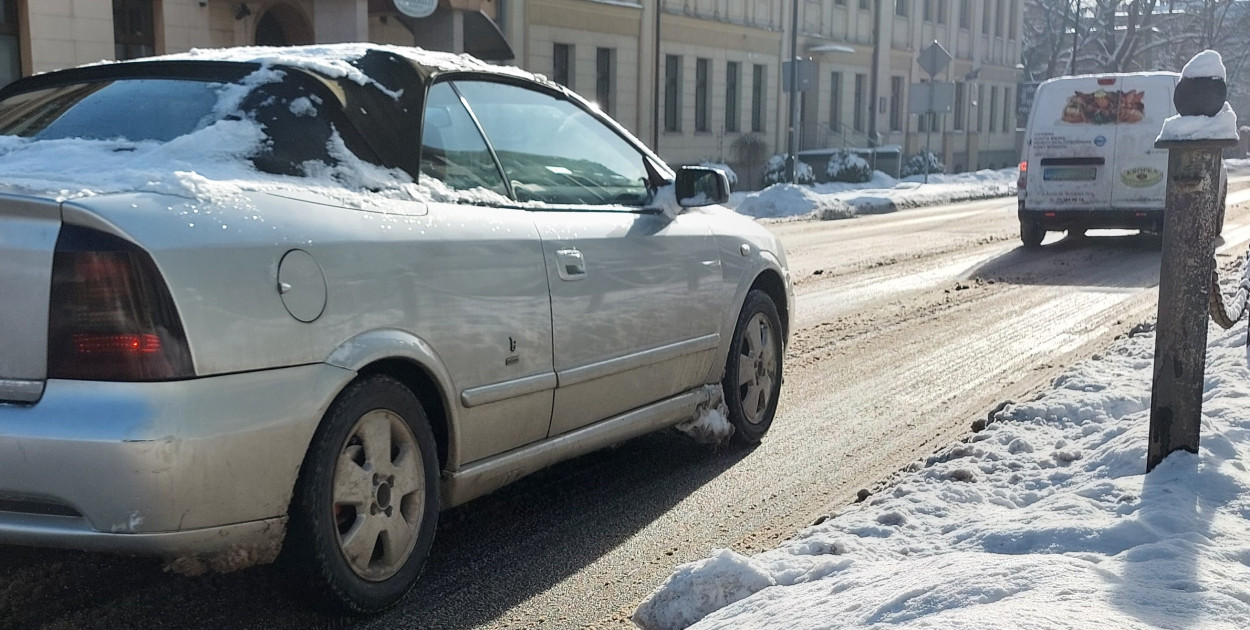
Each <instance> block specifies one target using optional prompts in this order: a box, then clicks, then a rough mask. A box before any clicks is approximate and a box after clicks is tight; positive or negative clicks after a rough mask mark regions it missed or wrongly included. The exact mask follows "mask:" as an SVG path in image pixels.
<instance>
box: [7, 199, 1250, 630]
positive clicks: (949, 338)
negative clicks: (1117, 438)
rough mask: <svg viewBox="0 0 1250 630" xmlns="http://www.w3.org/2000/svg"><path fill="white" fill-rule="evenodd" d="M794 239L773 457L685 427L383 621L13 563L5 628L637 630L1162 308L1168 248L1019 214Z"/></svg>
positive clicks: (498, 527) (841, 226) (67, 558)
mask: <svg viewBox="0 0 1250 630" xmlns="http://www.w3.org/2000/svg"><path fill="white" fill-rule="evenodd" d="M1230 183H1231V189H1232V191H1233V192H1230V195H1229V205H1230V209H1229V214H1228V219H1227V225H1226V227H1225V231H1224V237H1223V240H1222V241H1221V244H1220V253H1219V254H1218V258H1219V260H1220V261H1221V262H1226V261H1228V260H1229V259H1231V258H1233V257H1240V256H1241V255H1242V254H1243V253H1244V252H1245V249H1246V244H1247V241H1250V210H1248V209H1247V207H1248V206H1250V190H1246V187H1247V186H1250V177H1234V178H1233V179H1232V180H1231V182H1230ZM770 227H771V228H772V229H773V230H774V231H776V232H777V233H779V234H780V235H781V237H782V239H783V241H784V242H785V244H786V247H787V250H788V252H789V258H790V267H791V270H792V272H793V273H794V275H795V278H796V279H797V291H798V298H797V306H796V324H797V326H796V330H795V332H794V334H793V336H792V338H791V344H790V347H789V349H788V353H787V357H786V361H787V365H786V382H785V386H784V389H783V392H782V401H781V406H780V408H779V410H778V414H777V419H776V421H775V423H774V425H773V428H772V432H771V433H770V434H769V435H768V437H767V438H766V439H765V441H764V443H763V444H761V445H759V446H758V447H756V448H754V449H741V448H722V449H719V450H711V449H709V448H707V447H702V446H697V445H694V444H692V443H691V442H689V441H688V440H687V439H686V438H685V437H684V436H681V435H678V434H676V433H675V432H663V433H659V434H655V435H651V436H647V437H643V438H640V439H637V440H634V441H632V442H628V443H626V444H623V445H621V446H618V447H616V448H614V449H609V450H606V451H602V452H599V453H595V454H592V455H589V456H586V457H582V458H580V459H577V460H574V461H571V462H566V463H564V464H561V465H558V466H555V467H552V468H550V469H547V470H545V471H543V472H541V473H539V474H536V475H534V476H531V477H529V478H527V479H524V480H522V481H520V482H518V483H516V484H514V485H512V486H510V487H507V488H504V489H503V490H500V491H498V492H496V493H494V494H492V495H489V496H487V497H484V498H482V499H479V500H477V501H474V502H472V503H470V504H468V505H465V506H462V507H460V508H457V509H454V510H451V511H449V512H446V513H444V514H443V515H442V520H441V523H440V527H439V532H438V537H437V539H436V541H435V545H434V552H433V556H432V557H431V559H430V562H429V564H428V566H427V568H426V571H425V574H424V576H423V577H422V579H421V582H420V583H419V584H418V586H417V588H416V589H415V590H414V591H413V593H412V594H411V595H410V596H409V597H408V598H407V599H405V600H404V601H403V603H402V604H401V605H400V606H399V607H398V608H396V609H394V610H392V611H389V612H387V613H385V614H383V615H380V616H378V617H376V618H373V619H367V620H360V619H334V618H329V617H324V616H321V615H319V614H317V613H314V612H310V611H309V610H307V609H306V608H305V607H304V606H303V605H302V604H301V603H300V602H299V601H298V600H297V599H296V598H294V597H293V596H292V595H291V594H289V593H288V592H286V591H285V590H284V588H283V580H282V576H281V574H280V573H279V572H278V571H276V570H274V569H272V568H267V567H260V568H254V569H249V570H246V571H242V572H239V573H234V574H230V575H213V576H205V577H199V578H187V577H180V576H175V575H172V574H169V573H165V572H163V571H162V568H161V565H160V563H159V562H157V561H153V560H148V559H134V558H119V557H111V556H103V555H94V554H84V553H76V552H63V551H47V550H31V549H20V548H12V547H0V567H2V570H0V629H4V630H7V629H10V628H13V629H16V628H22V629H26V628H47V629H61V628H66V629H68V628H143V629H152V628H191V629H206V630H208V629H211V630H220V629H224V628H282V629H286V628H292V629H293V628H321V627H329V628H377V629H383V628H386V629H392V628H423V629H427V628H429V629H432V628H440V629H441V628H446V629H451V630H468V629H472V628H492V629H493V628H519V627H540V628H584V627H594V628H629V627H632V624H630V623H629V621H628V617H629V614H630V613H631V612H632V610H633V608H634V606H636V605H637V603H638V601H640V600H641V599H642V598H643V597H645V596H646V595H647V594H648V593H649V592H650V591H651V590H652V589H653V588H654V587H655V586H656V585H658V584H659V583H660V582H661V581H662V580H663V579H664V578H665V577H666V576H667V575H668V574H669V573H670V572H671V570H672V569H673V568H674V567H675V566H677V565H678V564H680V563H683V562H687V561H690V560H694V559H697V558H701V557H703V556H705V555H707V553H708V552H709V550H711V549H713V548H716V547H728V548H732V549H735V550H737V551H739V552H744V553H750V552H758V551H762V550H765V549H768V548H771V547H774V546H776V545H777V543H779V542H780V541H782V540H784V539H786V538H788V537H789V536H791V535H792V534H793V533H794V532H795V531H796V530H798V529H800V528H802V527H803V526H805V525H807V524H809V523H811V522H812V521H813V520H815V519H817V518H819V517H821V516H822V515H825V514H829V513H831V512H836V511H837V510H839V509H841V508H843V507H845V506H846V505H848V504H850V503H851V502H852V501H853V500H854V497H855V493H856V492H857V491H858V490H859V489H860V488H874V487H876V485H877V484H879V483H881V482H882V481H883V480H885V479H887V478H888V477H889V475H890V474H891V473H893V472H894V471H896V470H899V469H900V468H902V467H903V466H905V465H907V464H908V463H910V462H913V461H915V460H917V459H919V458H922V457H924V456H926V455H928V454H930V453H932V452H933V451H935V450H937V449H939V448H940V447H942V446H944V445H947V444H950V443H951V442H953V441H956V440H959V439H960V438H962V437H964V436H965V435H966V434H967V433H968V432H969V427H970V425H971V423H972V422H973V421H974V420H976V419H979V418H984V417H985V416H986V414H987V413H988V412H989V411H991V410H992V409H994V408H995V407H996V406H997V405H998V404H999V403H1001V402H1002V401H1005V400H1009V399H1014V400H1020V399H1023V398H1025V397H1028V396H1030V395H1032V394H1033V393H1035V392H1036V391H1038V390H1039V389H1041V388H1042V387H1044V386H1045V385H1046V384H1047V383H1049V382H1050V380H1051V379H1053V378H1054V377H1055V376H1057V375H1058V374H1059V373H1060V371H1061V370H1062V368H1063V367H1064V366H1065V365H1069V364H1071V363H1072V362H1074V361H1077V360H1079V359H1081V358H1084V357H1088V356H1090V355H1092V354H1094V353H1096V352H1098V351H1099V350H1100V349H1101V348H1103V347H1105V346H1106V345H1107V344H1108V343H1109V342H1110V341H1111V340H1112V339H1113V338H1114V337H1115V336H1116V335H1118V334H1122V333H1124V332H1126V331H1128V330H1129V328H1130V327H1132V326H1133V325H1134V324H1135V323H1137V322H1140V321H1144V320H1147V319H1151V318H1153V316H1154V310H1155V308H1156V306H1155V301H1156V295H1157V292H1156V284H1157V281H1158V264H1159V252H1158V247H1159V241H1158V238H1157V237H1151V236H1144V235H1138V234H1136V233H1132V232H1111V231H1108V232H1092V233H1091V234H1090V235H1089V236H1087V237H1085V238H1068V237H1065V236H1064V235H1062V234H1051V235H1050V237H1049V238H1048V239H1047V241H1046V244H1045V246H1044V247H1043V248H1042V249H1041V250H1040V251H1026V250H1024V249H1023V248H1021V246H1020V242H1019V239H1018V232H1017V222H1016V218H1015V200H1014V198H1005V199H995V200H986V201H977V202H971V203H961V204H956V205H950V206H941V207H932V208H920V209H913V210H906V211H901V212H897V213H893V214H884V215H876V216H868V217H861V218H857V219H851V220H845V221H831V222H823V223H811V222H792V223H774V224H771V225H770Z"/></svg>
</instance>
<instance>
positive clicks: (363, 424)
mask: <svg viewBox="0 0 1250 630" xmlns="http://www.w3.org/2000/svg"><path fill="white" fill-rule="evenodd" d="M423 463H424V462H422V460H421V451H420V449H418V447H417V440H416V437H415V436H414V435H413V433H412V429H411V428H409V427H408V424H407V423H406V422H404V420H403V418H401V417H399V415H398V414H396V413H395V412H393V411H389V410H386V409H375V410H373V411H370V412H368V413H366V414H364V415H363V416H361V417H360V419H359V420H357V421H356V424H354V425H353V426H352V429H351V431H350V432H348V434H347V439H346V440H344V442H343V446H342V448H340V449H339V455H338V461H337V462H336V464H335V470H334V479H333V482H332V486H331V488H332V492H333V495H332V496H333V499H332V508H331V509H332V512H333V518H334V525H335V530H334V531H335V537H336V539H337V540H338V545H339V551H340V552H341V553H342V554H343V558H344V559H345V560H346V561H347V565H348V566H349V567H351V570H352V572H354V573H355V574H356V575H357V576H359V577H361V578H362V579H365V580H368V581H371V582H380V581H382V580H386V579H388V578H390V577H393V576H394V575H395V574H396V573H398V572H399V570H400V569H402V568H403V566H404V564H405V563H406V562H407V561H408V558H409V556H411V555H412V550H413V548H414V547H415V546H416V544H417V534H418V531H419V530H420V527H421V521H422V519H423V517H424V512H425V476H424V472H423V471H424V468H425V467H424V466H423Z"/></svg>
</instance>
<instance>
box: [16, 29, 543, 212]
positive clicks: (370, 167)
mask: <svg viewBox="0 0 1250 630" xmlns="http://www.w3.org/2000/svg"><path fill="white" fill-rule="evenodd" d="M375 51H381V52H387V53H391V54H394V55H396V56H398V57H402V58H405V59H409V60H411V61H412V62H413V63H414V64H416V65H417V66H419V67H421V68H423V69H424V70H426V71H428V72H430V73H431V74H434V73H441V72H458V71H475V72H489V73H492V74H496V75H506V76H514V77H517V78H521V79H526V80H531V81H537V82H541V83H545V84H549V83H550V82H548V81H547V80H546V79H545V78H544V77H542V76H541V75H535V74H531V73H528V72H525V71H523V70H520V69H519V68H512V67H505V66H494V65H491V64H487V63H486V62H484V61H481V60H479V59H476V58H474V57H471V56H469V55H456V54H450V53H441V52H432V51H427V50H422V49H420V48H408V47H401V46H379V45H373V44H330V45H316V46H297V47H284V48H274V47H263V46H253V47H244V48H225V49H195V50H191V51H188V52H185V53H176V54H170V55H163V56H159V57H149V58H144V59H140V60H134V61H128V62H122V64H117V65H125V64H132V63H133V64H142V63H151V62H165V61H202V62H236V63H248V64H257V65H259V66H260V68H259V69H257V70H255V71H254V72H252V73H250V74H249V75H247V77H246V78H244V79H243V80H242V81H240V82H239V83H238V85H237V86H235V87H237V88H239V89H235V87H229V86H225V87H223V88H222V92H221V97H220V102H219V103H218V107H217V108H215V109H217V110H219V111H217V113H218V114H219V115H223V114H226V113H228V112H227V111H225V110H233V109H235V108H237V107H238V106H239V104H240V101H241V100H242V98H243V96H245V95H246V93H247V92H248V90H249V89H250V88H252V87H255V86H256V85H259V84H265V83H272V82H278V81H282V80H283V73H282V72H281V71H280V68H295V69H302V70H307V71H309V72H312V73H315V74H318V75H321V76H324V77H327V78H330V79H343V80H345V81H350V82H353V83H356V84H358V85H361V86H365V85H372V86H374V87H376V88H377V89H378V90H380V91H382V92H384V93H386V94H388V95H390V96H391V97H392V98H399V97H400V96H401V95H402V89H401V90H399V91H392V90H388V89H387V88H385V87H383V86H382V85H381V84H379V83H378V82H377V81H376V80H374V79H373V78H371V77H369V76H368V75H367V74H366V73H365V72H363V71H362V70H361V69H360V68H358V67H356V66H355V65H353V62H355V61H356V60H358V59H361V58H363V57H364V56H365V55H366V54H368V53H370V52H375ZM93 65H102V64H93ZM301 103H302V101H301ZM309 104H311V102H310V103H309ZM306 110H308V108H307V107H305V108H304V109H302V110H300V111H306ZM293 111H294V110H293ZM314 111H315V108H314ZM266 142H267V140H266V136H265V133H264V131H263V130H262V126H261V125H260V124H259V123H257V122H256V121H254V120H251V119H248V118H247V117H244V118H243V119H241V120H240V119H229V117H227V116H221V119H219V120H217V121H216V122H213V123H211V124H209V125H208V126H206V127H204V128H201V129H198V130H196V131H195V132H193V133H191V134H189V135H186V136H183V137H181V138H177V139H174V140H173V141H171V142H151V141H143V142H128V141H125V140H116V141H112V140H110V141H101V140H92V139H77V138H65V139H57V140H42V141H35V140H32V139H29V138H17V137H12V136H0V186H6V187H9V188H11V189H20V190H23V191H25V192H27V193H34V194H47V195H48V196H50V197H53V198H56V199H59V200H67V199H81V198H84V197H91V196H95V195H101V194H109V193H118V192H131V191H148V192H156V193H163V194H172V195H177V196H183V197H189V198H195V199H199V200H201V201H213V200H215V201H218V202H220V201H223V200H226V199H228V198H231V197H234V196H236V195H238V194H240V193H244V192H247V191H276V190H284V189H302V190H308V189H314V190H315V191H316V192H318V193H319V194H321V195H323V196H327V197H331V198H334V199H337V200H340V201H342V202H343V203H349V204H351V205H356V206H369V205H371V201H370V200H371V199H379V198H390V199H404V200H414V201H467V202H469V203H489V202H493V203H500V202H501V201H506V200H503V199H501V198H497V197H498V196H497V195H494V194H493V193H488V191H480V190H478V191H456V190H451V189H449V188H447V187H445V186H442V185H440V183H439V182H432V181H425V178H423V181H422V182H421V184H420V185H418V184H416V183H414V182H413V180H412V178H411V177H410V176H409V175H408V174H407V173H405V172H403V171H401V170H399V169H391V168H384V167H381V166H377V165H374V164H370V163H367V162H365V161H363V160H361V159H359V158H357V157H356V156H355V155H353V154H352V153H351V152H350V151H348V150H347V149H346V147H344V146H341V145H342V144H343V140H342V138H341V136H339V134H338V132H337V131H336V132H335V134H334V138H333V139H332V145H333V146H331V147H329V151H330V154H331V155H332V156H333V157H334V158H336V159H337V164H335V165H332V166H331V165H313V164H306V165H305V166H306V173H305V175H304V176H301V177H292V176H285V175H275V174H271V173H264V172H260V171H258V170H257V169H256V168H254V167H253V166H252V164H251V163H250V156H251V155H254V154H255V153H256V152H257V150H258V148H259V147H262V146H263V145H264V144H265V143H266ZM100 164H108V165H109V168H103V169H102V168H100V167H99V165H100ZM487 197H489V199H487Z"/></svg>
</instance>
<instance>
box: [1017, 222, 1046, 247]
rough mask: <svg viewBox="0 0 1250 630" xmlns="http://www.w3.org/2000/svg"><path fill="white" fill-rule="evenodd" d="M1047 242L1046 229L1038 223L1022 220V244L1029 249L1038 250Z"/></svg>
mask: <svg viewBox="0 0 1250 630" xmlns="http://www.w3.org/2000/svg"><path fill="white" fill-rule="evenodd" d="M1044 240H1046V229H1045V228H1043V227H1042V224H1041V223H1040V222H1038V221H1030V220H1026V219H1021V220H1020V242H1022V243H1024V246H1025V247H1026V248H1028V249H1037V248H1039V247H1041V246H1042V241H1044Z"/></svg>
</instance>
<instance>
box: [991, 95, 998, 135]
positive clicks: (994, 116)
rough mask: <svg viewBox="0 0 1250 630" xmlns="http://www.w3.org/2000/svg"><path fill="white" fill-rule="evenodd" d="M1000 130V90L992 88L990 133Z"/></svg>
mask: <svg viewBox="0 0 1250 630" xmlns="http://www.w3.org/2000/svg"><path fill="white" fill-rule="evenodd" d="M997 130H998V88H997V87H991V88H990V133H993V132H995V131H997Z"/></svg>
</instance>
